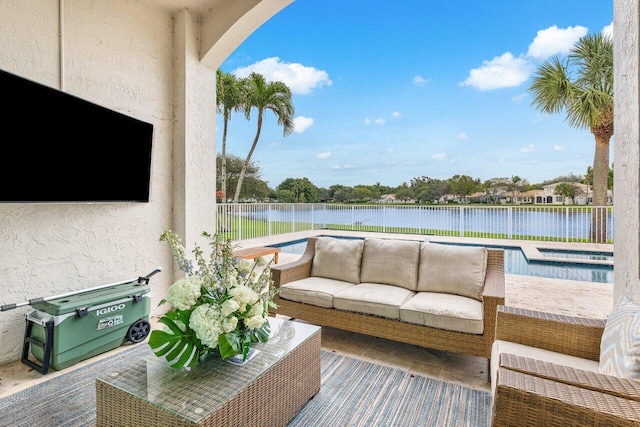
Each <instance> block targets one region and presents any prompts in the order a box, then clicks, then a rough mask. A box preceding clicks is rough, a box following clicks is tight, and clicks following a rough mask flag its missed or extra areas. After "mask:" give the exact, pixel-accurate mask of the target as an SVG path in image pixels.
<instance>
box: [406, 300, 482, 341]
mask: <svg viewBox="0 0 640 427" xmlns="http://www.w3.org/2000/svg"><path fill="white" fill-rule="evenodd" d="M400 320H402V321H404V322H409V323H416V324H418V325H425V326H430V327H432V328H438V329H447V330H449V331H455V332H464V333H468V334H481V333H482V332H483V331H484V322H483V320H482V303H481V302H480V301H477V300H475V299H472V298H468V297H462V296H459V295H452V294H441V293H435V292H418V293H417V294H416V295H415V296H414V297H413V298H411V299H410V300H408V301H407V302H405V303H404V304H402V306H401V307H400Z"/></svg>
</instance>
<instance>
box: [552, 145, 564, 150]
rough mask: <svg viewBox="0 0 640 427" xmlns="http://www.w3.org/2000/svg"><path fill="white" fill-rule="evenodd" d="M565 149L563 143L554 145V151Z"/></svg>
mask: <svg viewBox="0 0 640 427" xmlns="http://www.w3.org/2000/svg"><path fill="white" fill-rule="evenodd" d="M564 150H565V148H564V147H563V146H562V145H558V144H556V145H554V146H553V151H564Z"/></svg>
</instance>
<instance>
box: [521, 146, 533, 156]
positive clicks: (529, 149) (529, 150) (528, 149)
mask: <svg viewBox="0 0 640 427" xmlns="http://www.w3.org/2000/svg"><path fill="white" fill-rule="evenodd" d="M534 151H536V146H535V144H529V145H527V146H526V147H522V148H521V149H520V152H521V153H525V154H529V153H533V152H534Z"/></svg>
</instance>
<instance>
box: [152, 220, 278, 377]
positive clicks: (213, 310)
mask: <svg viewBox="0 0 640 427" xmlns="http://www.w3.org/2000/svg"><path fill="white" fill-rule="evenodd" d="M202 235H203V236H204V237H206V238H207V239H209V246H210V247H211V255H210V257H209V258H208V259H207V258H206V257H205V255H204V253H203V251H202V249H201V248H200V247H199V246H196V247H195V249H194V250H193V254H194V257H195V260H196V264H197V269H196V268H195V267H194V265H193V262H192V261H191V260H190V259H188V258H187V255H186V251H185V248H184V247H183V246H182V245H181V243H180V239H179V238H178V236H177V235H176V234H175V233H173V232H172V231H165V232H164V233H162V235H161V236H160V241H164V242H166V243H168V244H169V247H170V248H171V252H172V254H173V257H174V258H175V260H176V262H177V264H178V267H179V268H180V270H182V271H184V272H185V276H184V277H183V278H181V279H179V280H177V281H176V282H175V283H174V284H173V285H171V286H170V287H169V293H168V296H167V299H166V300H162V301H160V305H161V304H164V303H165V302H169V303H170V304H171V306H172V307H173V309H172V310H169V311H168V312H166V313H165V314H164V315H163V316H162V317H161V318H160V319H159V320H158V322H159V323H161V324H162V325H163V327H162V329H158V330H154V331H152V332H151V335H150V337H149V345H150V346H151V348H152V349H153V350H154V352H155V354H156V355H157V356H158V357H165V358H166V359H167V361H168V362H169V363H170V364H171V366H172V367H174V368H181V367H184V366H187V367H192V366H194V365H195V364H197V363H198V361H199V360H201V358H202V357H204V356H206V355H207V354H209V353H212V352H216V353H219V354H220V356H221V357H222V359H226V358H228V357H232V356H236V355H242V359H243V361H244V360H246V359H247V356H248V354H249V350H250V347H251V344H252V343H256V342H266V341H267V340H268V339H269V333H270V331H271V329H270V326H269V322H268V320H267V316H268V312H269V307H276V305H275V304H274V302H273V296H274V295H275V293H276V290H275V289H274V288H273V280H272V279H271V270H270V268H269V265H268V264H267V263H265V262H264V259H263V258H261V257H260V258H257V259H256V261H255V262H254V263H249V262H248V261H246V260H243V259H240V258H235V257H234V256H233V248H232V246H231V242H230V241H229V240H226V239H224V238H223V237H222V236H221V235H219V234H215V235H213V236H212V235H211V234H209V233H206V232H204V233H202ZM257 266H265V268H264V269H263V270H262V272H261V273H260V274H258V272H257V271H256V267H257Z"/></svg>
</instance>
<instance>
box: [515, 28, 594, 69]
mask: <svg viewBox="0 0 640 427" xmlns="http://www.w3.org/2000/svg"><path fill="white" fill-rule="evenodd" d="M588 31H589V30H588V28H587V27H583V26H580V25H576V26H575V27H567V28H558V26H557V25H554V26H552V27H549V28H545V29H544V30H540V31H538V33H537V35H536V37H535V38H534V39H533V42H532V43H531V44H530V45H529V51H528V52H527V56H530V57H533V58H536V59H542V60H545V59H547V58H549V57H551V56H553V55H556V54H562V55H565V54H567V53H569V51H570V50H571V48H572V47H573V45H575V43H576V42H577V41H578V39H579V38H580V37H582V36H584V35H586V34H587V32H588Z"/></svg>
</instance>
